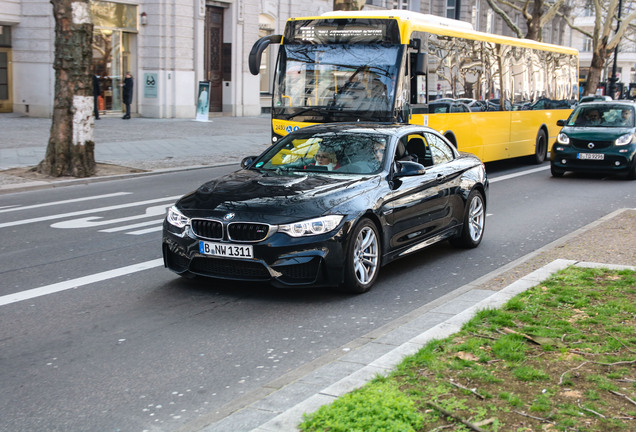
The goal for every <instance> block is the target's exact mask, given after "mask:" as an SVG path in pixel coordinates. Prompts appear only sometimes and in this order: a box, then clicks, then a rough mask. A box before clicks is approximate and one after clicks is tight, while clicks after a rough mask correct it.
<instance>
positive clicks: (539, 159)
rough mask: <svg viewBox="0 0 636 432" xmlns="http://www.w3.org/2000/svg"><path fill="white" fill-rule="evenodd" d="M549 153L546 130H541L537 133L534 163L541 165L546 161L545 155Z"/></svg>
mask: <svg viewBox="0 0 636 432" xmlns="http://www.w3.org/2000/svg"><path fill="white" fill-rule="evenodd" d="M547 154H548V138H547V137H546V136H545V132H544V131H542V130H540V131H539V133H538V134H537V145H536V146H535V150H534V163H535V164H537V165H539V164H542V163H543V162H544V161H545V157H546V156H547Z"/></svg>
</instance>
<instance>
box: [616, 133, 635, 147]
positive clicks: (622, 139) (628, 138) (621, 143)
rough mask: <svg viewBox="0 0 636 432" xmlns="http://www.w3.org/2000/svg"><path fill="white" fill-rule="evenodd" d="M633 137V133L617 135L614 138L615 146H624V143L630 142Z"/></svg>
mask: <svg viewBox="0 0 636 432" xmlns="http://www.w3.org/2000/svg"><path fill="white" fill-rule="evenodd" d="M633 139H634V135H633V134H625V135H623V136H620V137H618V139H617V140H616V145H617V146H624V145H627V144H631V142H632V140H633Z"/></svg>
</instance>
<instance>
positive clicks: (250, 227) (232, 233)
mask: <svg viewBox="0 0 636 432" xmlns="http://www.w3.org/2000/svg"><path fill="white" fill-rule="evenodd" d="M227 233H228V237H229V238H230V240H236V241H253V242H257V241H261V240H264V239H265V238H266V237H267V234H268V233H269V226H268V225H265V224H255V223H241V222H235V223H231V224H229V225H228V227H227Z"/></svg>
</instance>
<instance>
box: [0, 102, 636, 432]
mask: <svg viewBox="0 0 636 432" xmlns="http://www.w3.org/2000/svg"><path fill="white" fill-rule="evenodd" d="M269 121H270V119H269V116H259V117H243V118H237V117H213V118H211V121H210V122H205V123H203V122H195V121H192V120H177V119H168V120H166V119H143V118H133V119H132V120H128V121H124V120H121V118H119V117H103V118H102V119H101V120H99V121H97V122H96V125H95V142H96V146H95V155H96V160H97V162H103V163H111V164H117V165H123V166H129V167H135V168H142V169H146V170H158V169H161V170H165V169H188V168H190V167H194V166H201V165H216V164H227V163H235V162H238V161H240V160H241V159H242V158H243V157H244V156H247V155H251V154H258V153H260V152H261V151H262V150H263V149H264V148H265V147H266V146H267V145H268V143H269V131H270V126H269ZM50 124H51V120H50V119H33V118H28V117H20V116H16V115H12V114H0V170H3V169H8V168H16V167H26V166H34V165H36V164H37V163H38V162H39V161H40V160H41V159H42V158H43V157H44V153H45V150H46V143H47V141H48V133H49V128H50ZM23 181H24V179H17V178H12V177H11V176H6V175H3V174H2V173H1V172H0V188H2V187H11V188H12V189H11V191H18V190H20V187H28V186H29V183H28V182H26V183H24V184H16V183H20V182H23ZM6 191H7V190H5V192H6ZM634 226H636V209H627V210H621V211H617V212H614V213H612V214H610V215H608V216H606V217H604V218H602V219H601V220H599V221H597V222H594V223H592V224H590V225H588V226H586V227H584V228H582V229H580V230H578V231H576V232H574V233H572V234H570V235H568V236H565V237H563V238H562V239H560V240H558V241H555V242H553V243H551V244H549V245H547V246H545V247H544V248H541V249H540V250H538V251H535V252H533V253H531V254H529V255H527V256H525V257H523V258H520V259H518V260H516V261H514V262H512V263H510V264H509V265H507V266H505V267H503V268H501V269H498V270H496V271H494V272H492V273H490V274H488V275H485V276H483V277H481V278H479V279H477V280H475V281H473V282H471V283H470V284H467V285H465V286H463V287H461V288H458V289H457V290H455V291H454V292H452V293H449V294H447V295H445V296H443V297H441V298H439V299H437V300H436V301H434V302H432V303H430V304H427V305H425V306H423V307H421V308H419V309H417V310H415V311H413V312H411V313H409V314H408V315H406V316H403V317H401V318H400V319H398V320H395V321H393V322H391V323H389V324H387V325H385V326H383V327H381V328H379V329H377V330H375V331H373V332H372V333H370V334H367V335H365V336H364V337H362V338H359V339H357V340H354V341H352V342H350V343H348V344H347V345H346V346H343V347H339V348H338V349H335V350H333V351H332V352H331V353H329V354H327V355H325V356H323V357H321V358H319V359H317V360H315V361H313V362H311V363H309V364H307V365H305V366H303V367H301V368H299V369H297V370H294V371H292V372H290V373H287V374H286V375H284V376H282V377H280V378H279V379H277V380H276V381H275V382H271V383H268V384H266V385H265V386H263V387H261V388H259V389H258V390H255V391H253V392H251V393H248V394H246V395H244V396H243V397H242V398H240V399H238V400H235V401H234V402H233V403H231V404H230V405H227V406H224V407H220V408H219V409H218V410H215V412H212V413H209V414H207V415H203V416H201V417H199V418H198V419H197V420H195V421H192V422H190V423H188V424H186V425H184V426H183V427H182V428H181V429H180V432H189V431H192V432H194V431H204V432H224V431H227V432H243V431H253V432H286V431H294V430H296V425H297V424H298V423H299V422H300V421H301V420H302V414H303V413H308V412H312V411H314V410H316V409H317V408H318V407H320V406H321V405H323V404H327V403H330V402H332V401H333V400H334V399H335V398H337V397H339V396H341V395H343V394H344V393H346V392H349V391H351V390H353V389H355V388H357V387H359V386H361V385H362V384H364V383H365V382H366V381H368V380H369V379H371V378H373V377H374V376H375V375H376V374H384V373H387V372H389V371H390V370H391V369H392V368H393V367H394V366H395V365H396V364H398V363H399V362H400V361H401V360H402V359H403V357H404V356H406V355H409V354H412V353H414V352H416V351H417V350H418V349H419V348H420V347H421V346H422V345H424V344H425V343H426V342H427V341H428V340H431V339H433V338H443V337H446V336H448V335H450V334H452V333H454V332H455V331H457V330H458V329H459V328H460V327H461V325H462V324H463V323H464V322H465V321H467V320H468V319H470V318H471V317H472V316H473V315H474V313H475V312H476V311H477V310H478V309H483V308H486V307H490V308H493V307H498V306H500V305H502V304H503V303H504V302H505V301H507V300H508V299H509V298H510V297H512V296H514V295H516V294H517V293H519V292H522V291H524V290H526V289H528V288H530V287H532V286H534V285H536V284H537V283H539V282H540V281H541V280H543V279H545V278H546V277H548V276H549V275H550V274H551V273H553V272H555V271H557V270H560V269H562V268H565V267H567V266H569V265H584V266H603V267H612V268H631V269H635V267H634V265H635V264H636V230H634V229H633V227H634ZM618 250H620V251H621V252H622V253H621V254H618V253H617V251H618ZM591 258H593V259H591ZM592 260H593V261H594V262H589V261H592ZM599 263H603V264H599ZM626 266H627V267H626Z"/></svg>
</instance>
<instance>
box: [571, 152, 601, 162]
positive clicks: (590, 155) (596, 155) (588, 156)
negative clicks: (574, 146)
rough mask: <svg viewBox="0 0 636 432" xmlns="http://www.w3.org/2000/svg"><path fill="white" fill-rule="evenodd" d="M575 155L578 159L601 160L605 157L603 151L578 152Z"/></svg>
mask: <svg viewBox="0 0 636 432" xmlns="http://www.w3.org/2000/svg"><path fill="white" fill-rule="evenodd" d="M577 157H578V158H579V159H589V160H603V159H605V154H604V153H579V154H578V155H577Z"/></svg>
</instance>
